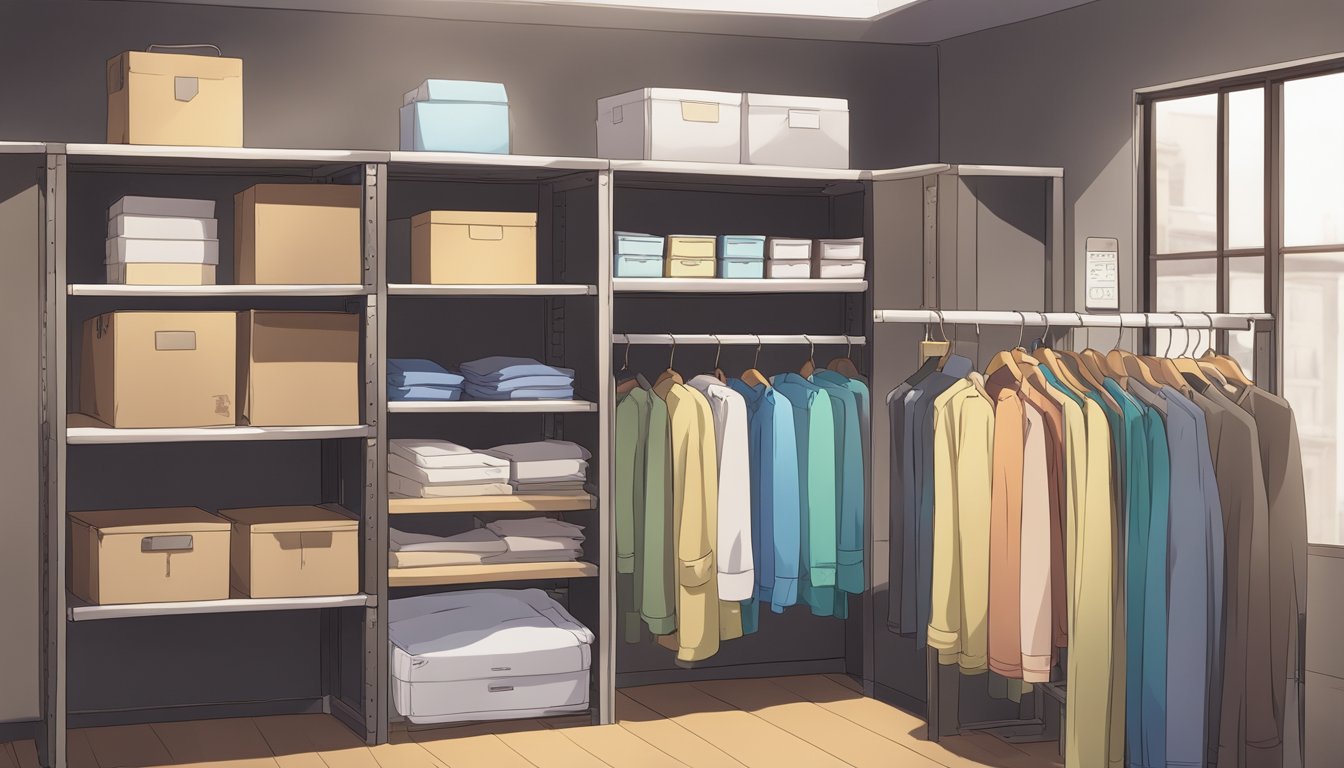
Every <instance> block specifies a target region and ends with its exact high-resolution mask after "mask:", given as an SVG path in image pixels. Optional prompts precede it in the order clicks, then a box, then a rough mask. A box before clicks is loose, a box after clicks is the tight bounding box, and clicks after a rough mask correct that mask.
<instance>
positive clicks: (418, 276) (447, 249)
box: [411, 211, 537, 285]
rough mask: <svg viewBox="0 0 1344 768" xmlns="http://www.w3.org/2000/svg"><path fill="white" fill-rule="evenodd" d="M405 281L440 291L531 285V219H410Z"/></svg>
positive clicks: (452, 214) (469, 214)
mask: <svg viewBox="0 0 1344 768" xmlns="http://www.w3.org/2000/svg"><path fill="white" fill-rule="evenodd" d="M411 279H412V280H414V281H415V282H417V283H422V284H433V285H444V284H459V285H500V284H532V283H536V282H537V214H535V213H512V212H504V211H497V212H488V211H427V212H425V213H422V214H420V215H418V216H416V217H414V218H412V219H411Z"/></svg>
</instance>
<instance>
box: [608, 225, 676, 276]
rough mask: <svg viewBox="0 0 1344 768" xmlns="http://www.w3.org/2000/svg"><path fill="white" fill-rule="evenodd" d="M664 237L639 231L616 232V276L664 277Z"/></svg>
mask: <svg viewBox="0 0 1344 768" xmlns="http://www.w3.org/2000/svg"><path fill="white" fill-rule="evenodd" d="M665 247H666V241H665V239H664V238H662V237H659V236H658V235H645V234H641V233H638V232H617V233H616V277H662V276H663V249H664V248H665Z"/></svg>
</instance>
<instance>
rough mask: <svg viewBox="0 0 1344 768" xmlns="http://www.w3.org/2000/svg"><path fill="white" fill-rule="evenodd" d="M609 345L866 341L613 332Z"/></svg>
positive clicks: (860, 338)
mask: <svg viewBox="0 0 1344 768" xmlns="http://www.w3.org/2000/svg"><path fill="white" fill-rule="evenodd" d="M611 343H612V344H635V345H654V344H667V345H674V344H709V345H713V344H724V345H738V346H752V345H788V344H795V345H797V344H814V345H815V344H823V345H828V346H830V345H835V346H838V345H841V344H845V345H850V344H854V345H860V346H861V345H863V344H867V343H868V340H867V339H865V338H864V337H863V336H813V335H811V334H803V335H793V336H778V335H775V336H766V335H763V336H757V335H755V334H732V335H725V334H713V335H711V334H706V333H614V334H612V336H611Z"/></svg>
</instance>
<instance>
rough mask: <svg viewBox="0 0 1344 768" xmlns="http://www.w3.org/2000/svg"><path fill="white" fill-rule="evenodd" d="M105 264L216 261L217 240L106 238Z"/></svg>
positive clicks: (212, 262)
mask: <svg viewBox="0 0 1344 768" xmlns="http://www.w3.org/2000/svg"><path fill="white" fill-rule="evenodd" d="M105 263H107V264H210V265H218V264H219V241H218V240H142V239H139V238H134V237H112V238H108V240H107V261H106V262H105Z"/></svg>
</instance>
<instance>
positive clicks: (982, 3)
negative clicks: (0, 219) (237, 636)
mask: <svg viewBox="0 0 1344 768" xmlns="http://www.w3.org/2000/svg"><path fill="white" fill-rule="evenodd" d="M156 1H157V2H175V3H187V4H193V5H225V6H241V7H249V8H283V9H298V10H311V11H328V12H338V13H341V12H343V13H365V14H377V15H384V16H411V17H420V18H433V19H455V20H460V21H494V22H509V23H519V24H544V25H556V26H579V27H598V28H603V27H607V28H618V29H647V30H656V31H666V32H699V33H711V34H725V35H750V36H755V37H784V38H801V39H811V40H845V41H864V42H874V43H934V42H938V41H940V40H946V39H948V38H951V37H957V36H960V35H965V34H969V33H971V32H978V31H980V30H982V29H989V28H992V27H998V26H1002V25H1004V24H1012V23H1014V22H1018V21H1023V20H1025V19H1031V18H1035V17H1037V16H1044V15H1046V14H1049V13H1054V12H1055V11H1060V10H1064V9H1066V8H1072V7H1074V6H1078V5H1084V4H1086V3H1088V2H1092V1H1093V0H915V2H912V3H911V4H909V5H906V6H904V7H902V8H898V9H897V10H895V11H893V12H891V13H888V14H886V15H884V16H881V17H879V18H877V19H870V20H849V19H819V18H800V17H780V16H758V15H751V14H727V13H705V12H680V11H666V10H646V9H629V8H610V7H594V6H583V5H563V4H557V3H556V2H555V0H547V1H546V2H528V1H527V0H156ZM577 1H579V2H581V1H582V0H577ZM815 2H816V3H817V4H818V5H822V6H824V5H825V4H827V3H828V2H830V0H815Z"/></svg>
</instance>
